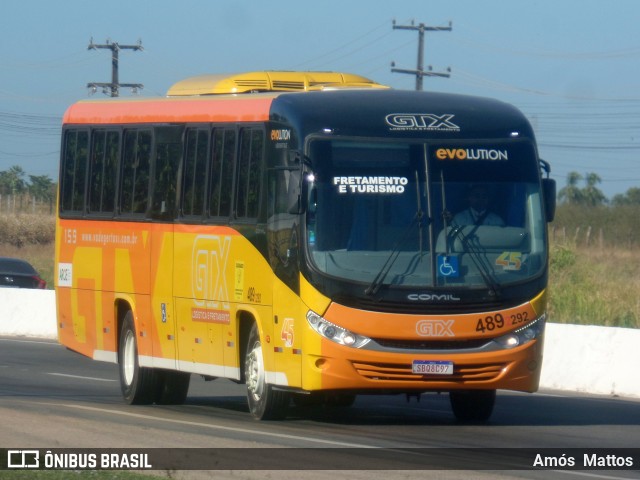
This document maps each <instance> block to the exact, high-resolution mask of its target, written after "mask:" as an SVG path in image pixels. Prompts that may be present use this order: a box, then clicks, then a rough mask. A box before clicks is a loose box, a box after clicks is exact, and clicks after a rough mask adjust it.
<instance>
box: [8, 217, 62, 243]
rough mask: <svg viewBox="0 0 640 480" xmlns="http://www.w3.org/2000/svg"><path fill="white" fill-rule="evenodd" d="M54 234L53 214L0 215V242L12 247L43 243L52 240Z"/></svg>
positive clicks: (53, 239)
mask: <svg viewBox="0 0 640 480" xmlns="http://www.w3.org/2000/svg"><path fill="white" fill-rule="evenodd" d="M55 236H56V223H55V217H54V216H53V215H38V214H20V215H12V214H10V215H6V214H4V215H0V244H6V245H12V246H14V247H23V246H25V245H45V244H48V243H52V242H54V241H55Z"/></svg>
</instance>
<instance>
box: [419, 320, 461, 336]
mask: <svg viewBox="0 0 640 480" xmlns="http://www.w3.org/2000/svg"><path fill="white" fill-rule="evenodd" d="M454 323H455V320H420V321H419V322H418V323H416V333H417V334H418V335H420V336H421V337H455V334H454V333H453V330H451V327H453V324H454Z"/></svg>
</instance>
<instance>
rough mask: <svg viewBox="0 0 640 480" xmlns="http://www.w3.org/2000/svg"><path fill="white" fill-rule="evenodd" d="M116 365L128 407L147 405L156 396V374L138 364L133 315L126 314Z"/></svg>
mask: <svg viewBox="0 0 640 480" xmlns="http://www.w3.org/2000/svg"><path fill="white" fill-rule="evenodd" d="M118 364H119V368H120V389H121V390H122V396H123V397H124V400H125V401H126V402H127V403H128V404H129V405H148V404H151V403H153V401H154V400H155V395H156V382H157V376H156V372H155V371H154V370H153V369H151V368H143V367H140V365H139V364H138V344H137V340H136V327H135V325H134V322H133V313H132V312H131V310H129V311H128V312H127V314H126V315H125V317H124V321H123V322H122V330H121V331H120V344H119V346H118Z"/></svg>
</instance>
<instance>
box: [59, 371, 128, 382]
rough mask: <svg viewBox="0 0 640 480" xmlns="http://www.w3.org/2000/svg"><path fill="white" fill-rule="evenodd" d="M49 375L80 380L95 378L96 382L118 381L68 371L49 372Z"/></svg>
mask: <svg viewBox="0 0 640 480" xmlns="http://www.w3.org/2000/svg"><path fill="white" fill-rule="evenodd" d="M47 375H54V376H56V377H69V378H79V379H80V380H94V381H96V382H117V380H111V379H109V378H96V377H82V376H80V375H69V374H68V373H53V372H48V373H47Z"/></svg>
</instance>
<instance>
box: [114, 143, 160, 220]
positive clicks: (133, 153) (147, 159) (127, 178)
mask: <svg viewBox="0 0 640 480" xmlns="http://www.w3.org/2000/svg"><path fill="white" fill-rule="evenodd" d="M152 140H153V135H152V133H151V130H127V131H126V132H125V135H124V153H123V156H122V168H121V169H120V213H121V214H122V215H130V214H144V213H146V211H147V204H148V201H149V174H150V170H151V149H152V148H151V147H152Z"/></svg>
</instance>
